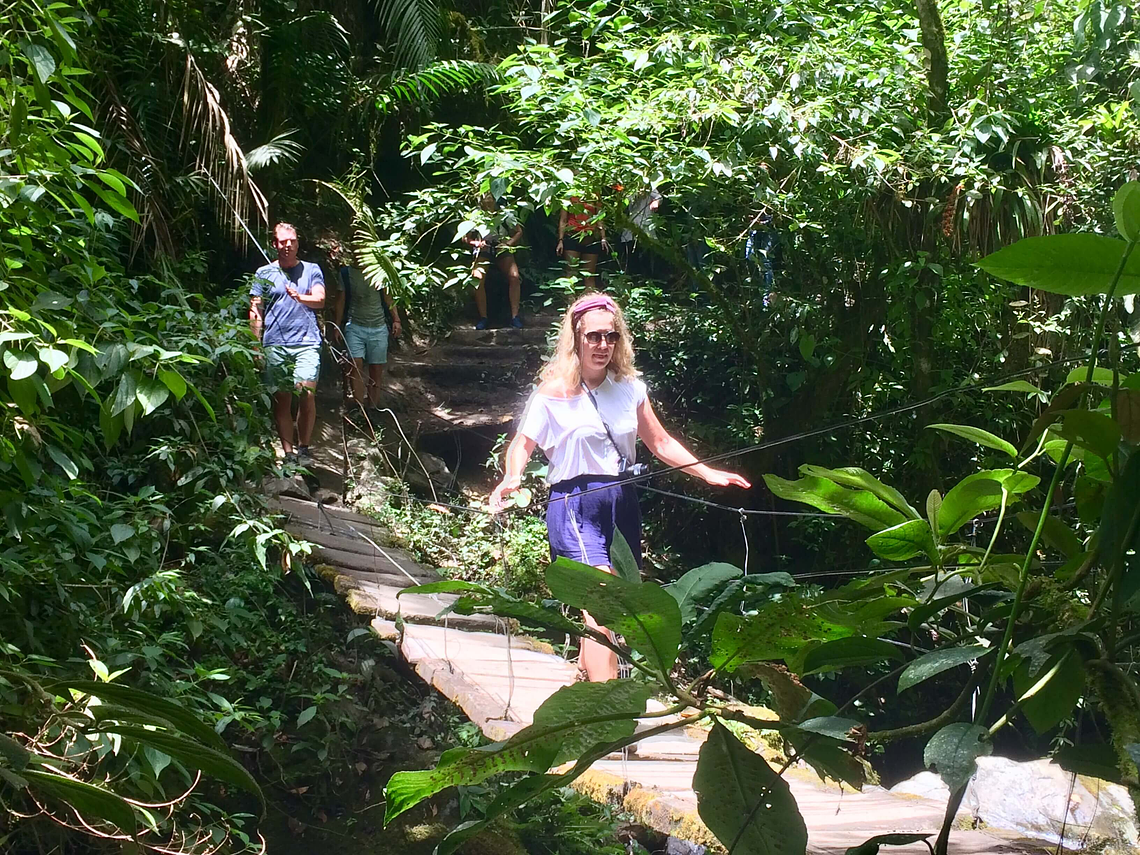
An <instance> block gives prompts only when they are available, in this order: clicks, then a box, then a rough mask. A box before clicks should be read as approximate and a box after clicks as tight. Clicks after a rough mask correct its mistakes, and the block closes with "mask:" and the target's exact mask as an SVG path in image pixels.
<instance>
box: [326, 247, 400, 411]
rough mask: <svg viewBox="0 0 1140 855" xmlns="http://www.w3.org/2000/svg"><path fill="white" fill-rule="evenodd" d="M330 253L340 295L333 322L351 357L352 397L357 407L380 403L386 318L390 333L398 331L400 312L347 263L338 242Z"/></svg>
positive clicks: (386, 357)
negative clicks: (336, 268) (336, 260)
mask: <svg viewBox="0 0 1140 855" xmlns="http://www.w3.org/2000/svg"><path fill="white" fill-rule="evenodd" d="M334 254H335V256H337V257H338V258H339V259H340V260H341V261H342V266H341V268H340V284H341V288H340V295H339V296H338V297H337V301H336V311H335V313H334V314H335V315H336V321H337V325H338V327H339V328H340V334H341V336H342V337H343V339H344V346H345V348H346V349H347V350H348V355H349V357H351V358H352V369H351V371H350V373H349V382H350V383H351V385H352V397H353V399H354V400H355V401H356V403H357V405H358V406H360V407H361V408H363V407H365V406H373V407H378V406H380V389H381V386H382V384H383V381H384V366H385V365H386V364H387V363H388V319H389V317H391V321H392V335H393V336H398V335H399V334H400V312H399V310H398V309H397V308H396V305H395V304H394V303H393V302H392V298H391V297H390V296H389V294H388V292H387V290H385V289H384V288H377V287H375V286H374V285H373V284H372V283H371V282H369V281H368V280H367V279H365V277H364V274H363V273H362V272H361V270H360V267H359V266H354V265H352V264H350V263H349V262H350V261H351V259H350V258H347V257H346V254H345V253H344V251H343V250H342V249H341V248H340V246H339V245H338V246H337V247H335V249H334ZM365 363H367V365H368V389H367V392H366V391H365V388H364V365H365Z"/></svg>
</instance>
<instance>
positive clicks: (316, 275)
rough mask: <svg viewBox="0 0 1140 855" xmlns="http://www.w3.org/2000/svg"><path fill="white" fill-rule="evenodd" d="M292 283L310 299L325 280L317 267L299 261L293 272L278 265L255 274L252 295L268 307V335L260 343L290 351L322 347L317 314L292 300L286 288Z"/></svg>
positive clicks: (260, 268) (264, 268)
mask: <svg viewBox="0 0 1140 855" xmlns="http://www.w3.org/2000/svg"><path fill="white" fill-rule="evenodd" d="M290 283H291V284H293V285H295V286H296V287H297V290H298V291H299V292H300V293H302V294H306V295H307V294H312V293H313V286H314V285H322V286H323V285H324V284H325V277H324V275H323V274H322V273H321V268H320V267H319V266H318V265H316V264H313V263H312V262H308V261H298V262H297V265H296V266H295V267H293V268H291V269H290V270H282V269H281V267H280V266H279V265H278V264H277V263H276V262H275V263H273V264H266V265H265V266H264V267H259V268H258V269H257V273H255V274H254V278H253V284H252V285H251V286H250V289H249V294H250V296H251V297H261V298H262V300H263V302H264V303H265V304H266V305H267V306H268V307H269V308H268V309H267V310H266V312H265V332H264V334H263V335H262V337H261V342H262V344H282V345H286V346H288V347H298V346H301V345H306V344H309V345H311V344H320V343H321V330H320V327H318V326H317V313H316V312H315V311H314V310H312V309H310V308H309V307H308V306H304V305H302V304H301V303H299V302H297V301H296V300H294V299H293V298H292V297H290V296H289V294H288V292H287V291H286V290H285V286H286V285H289V284H290ZM267 291H268V293H266V292H267Z"/></svg>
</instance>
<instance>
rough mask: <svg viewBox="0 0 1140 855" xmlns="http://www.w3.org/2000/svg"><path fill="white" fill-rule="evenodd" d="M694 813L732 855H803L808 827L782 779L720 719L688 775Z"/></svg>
mask: <svg viewBox="0 0 1140 855" xmlns="http://www.w3.org/2000/svg"><path fill="white" fill-rule="evenodd" d="M693 790H694V791H695V792H696V794H697V812H698V813H699V814H700V817H701V820H702V821H703V822H704V824H705V825H707V826H708V828H709V831H711V832H712V833H713V834H715V835H716V837H717V839H718V840H719V841H720V842H721V844H722V845H723V846H724V847H725V848H726V849H731V851H732V852H734V853H736V855H803V853H804V852H805V851H806V849H807V827H806V825H805V824H804V820H803V817H802V816H801V815H800V811H799V807H798V806H797V805H796V800H795V798H794V797H793V796H792V793H791V790H790V789H789V788H788V784H787V782H785V781H784V779H783V778H781V777H780V776H778V775H777V774H776V773H775V772H774V771H773V770H772V768H771V767H770V766H769V765H768V763H767V761H765V760H764V758H763V757H761V756H760V755H759V754H756V753H755V752H753V751H751V750H750V749H749V748H748V747H747V746H745V745H744V744H743V743H742V742H741V741H740V740H739V739H737V738H736V737H735V736H733V735H732V734H731V733H730V732H729V731H728V729H727V728H725V727H724V726H723V725H722V724H720V723H719V722H716V723H714V724H713V729H712V732H711V733H710V734H709V737H708V739H707V740H706V741H705V744H704V745H702V746H701V751H700V755H699V756H698V759H697V770H696V772H695V773H694V775H693Z"/></svg>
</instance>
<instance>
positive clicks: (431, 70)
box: [378, 59, 499, 108]
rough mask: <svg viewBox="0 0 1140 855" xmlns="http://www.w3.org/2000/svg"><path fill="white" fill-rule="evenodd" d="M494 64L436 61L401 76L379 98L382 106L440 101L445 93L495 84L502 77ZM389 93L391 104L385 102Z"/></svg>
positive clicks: (460, 60)
mask: <svg viewBox="0 0 1140 855" xmlns="http://www.w3.org/2000/svg"><path fill="white" fill-rule="evenodd" d="M498 76H499V75H498V72H497V71H496V70H495V67H494V66H493V65H488V64H487V63H485V62H472V61H471V60H463V59H455V60H445V61H443V62H434V63H432V64H431V65H429V66H427V67H426V68H421V69H420V70H419V71H413V72H411V73H409V74H404V75H401V76H399V77H397V78H396V79H395V80H393V81H392V82H391V84H389V86H388V88H387V91H386V92H382V93H381V94H380V97H379V98H378V102H381V103H380V106H381V108H386V107H389V106H391V104H393V103H396V102H402V103H405V104H423V103H424V102H427V101H432V100H438V99H439V98H442V97H443V96H444V95H452V94H454V93H457V92H465V91H468V90H470V89H472V88H474V87H476V86H480V85H486V84H487V83H493V82H494V81H495V80H497V79H498ZM385 96H387V100H388V103H387V104H385V103H382V101H383V99H384V98H385Z"/></svg>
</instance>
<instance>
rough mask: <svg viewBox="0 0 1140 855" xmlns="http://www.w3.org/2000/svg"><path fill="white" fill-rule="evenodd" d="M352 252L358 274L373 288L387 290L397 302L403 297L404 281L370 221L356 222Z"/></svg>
mask: <svg viewBox="0 0 1140 855" xmlns="http://www.w3.org/2000/svg"><path fill="white" fill-rule="evenodd" d="M352 250H353V252H354V253H355V254H356V260H357V261H358V262H359V263H360V272H361V273H363V274H364V278H365V279H366V280H367V281H368V284H369V285H371V286H372V287H373V288H376V289H380V288H387V289H388V292H389V293H390V294H391V295H392V297H393V299H395V300H396V301H397V302H399V301H400V299H401V298H402V297H403V296H404V295H405V291H406V288H405V286H404V279H403V277H402V276H400V271H399V270H398V269H397V268H396V265H395V263H394V262H393V261H392V258H391V256H389V255H388V254H387V253H386V252H385V251H384V249H383V246H382V244H381V241H380V236H379V235H378V234H377V233H376V229H375V227H374V226H373V224H372V222H371V221H370V220H366V219H361V220H359V221H358V222H357V229H356V233H355V234H354V235H353V237H352Z"/></svg>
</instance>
